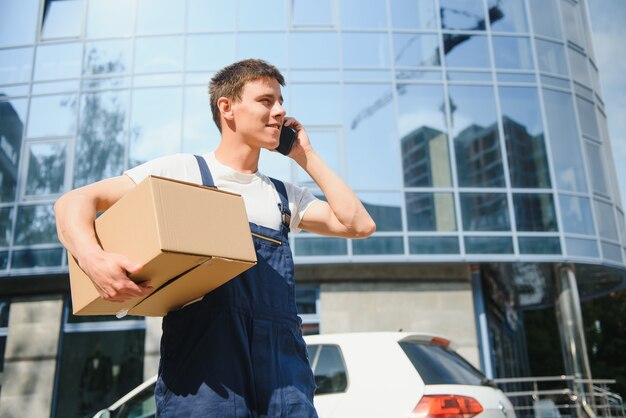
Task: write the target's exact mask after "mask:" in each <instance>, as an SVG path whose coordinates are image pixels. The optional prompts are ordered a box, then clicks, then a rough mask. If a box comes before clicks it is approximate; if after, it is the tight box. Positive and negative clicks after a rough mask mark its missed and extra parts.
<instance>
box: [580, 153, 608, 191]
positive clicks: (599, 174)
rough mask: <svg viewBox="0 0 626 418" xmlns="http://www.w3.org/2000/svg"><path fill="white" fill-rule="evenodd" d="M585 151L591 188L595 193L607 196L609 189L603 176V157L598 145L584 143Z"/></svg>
mask: <svg viewBox="0 0 626 418" xmlns="http://www.w3.org/2000/svg"><path fill="white" fill-rule="evenodd" d="M585 149H586V151H587V152H586V154H587V167H588V168H589V173H590V174H591V187H592V189H593V191H594V192H595V193H599V194H603V195H605V196H607V195H608V194H609V188H608V186H607V181H606V175H605V171H604V170H605V164H604V156H603V155H602V149H601V148H600V146H599V145H597V144H594V143H591V142H586V143H585Z"/></svg>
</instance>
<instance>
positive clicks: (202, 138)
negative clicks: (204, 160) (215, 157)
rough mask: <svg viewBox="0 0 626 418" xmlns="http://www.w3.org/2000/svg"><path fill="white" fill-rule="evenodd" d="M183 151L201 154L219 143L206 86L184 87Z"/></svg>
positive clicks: (218, 134)
mask: <svg viewBox="0 0 626 418" xmlns="http://www.w3.org/2000/svg"><path fill="white" fill-rule="evenodd" d="M184 109H185V113H184V115H183V149H182V150H183V152H188V153H193V154H203V153H205V152H206V151H207V149H213V148H215V147H217V145H218V144H219V141H220V138H221V135H220V133H219V131H218V129H217V126H216V125H215V123H214V122H213V119H212V116H211V110H210V109H209V96H208V94H207V89H206V87H204V86H203V87H188V88H186V89H185V103H184Z"/></svg>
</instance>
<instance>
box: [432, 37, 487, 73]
mask: <svg viewBox="0 0 626 418" xmlns="http://www.w3.org/2000/svg"><path fill="white" fill-rule="evenodd" d="M443 53H444V60H445V62H446V65H447V66H448V67H468V68H489V67H490V65H491V64H490V62H491V61H490V59H489V48H488V44H487V37H486V36H480V35H470V34H444V35H443Z"/></svg>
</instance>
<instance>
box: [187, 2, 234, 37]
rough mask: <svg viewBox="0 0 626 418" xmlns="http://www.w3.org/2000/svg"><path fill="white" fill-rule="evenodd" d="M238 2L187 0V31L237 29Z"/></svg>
mask: <svg viewBox="0 0 626 418" xmlns="http://www.w3.org/2000/svg"><path fill="white" fill-rule="evenodd" d="M236 7H237V2H234V1H222V0H187V32H212V31H233V30H235V9H236Z"/></svg>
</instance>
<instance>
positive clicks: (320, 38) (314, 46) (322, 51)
mask: <svg viewBox="0 0 626 418" xmlns="http://www.w3.org/2000/svg"><path fill="white" fill-rule="evenodd" d="M320 45H324V47H323V48H320ZM289 57H290V60H291V62H290V64H291V67H292V68H339V35H338V34H337V33H336V32H293V33H291V34H290V35H289Z"/></svg>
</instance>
